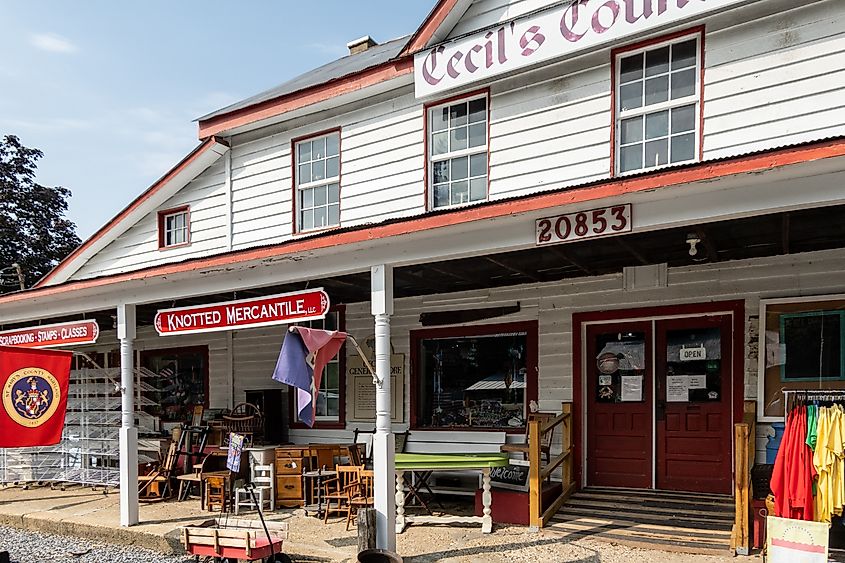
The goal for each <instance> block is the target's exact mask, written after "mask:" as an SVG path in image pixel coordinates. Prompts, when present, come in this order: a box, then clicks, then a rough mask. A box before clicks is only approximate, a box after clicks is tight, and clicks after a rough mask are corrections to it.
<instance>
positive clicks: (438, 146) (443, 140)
mask: <svg viewBox="0 0 845 563" xmlns="http://www.w3.org/2000/svg"><path fill="white" fill-rule="evenodd" d="M447 152H449V133H448V132H446V131H444V132H442V133H435V134H434V135H432V136H431V154H445V153H447Z"/></svg>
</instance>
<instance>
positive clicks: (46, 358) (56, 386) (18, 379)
mask: <svg viewBox="0 0 845 563" xmlns="http://www.w3.org/2000/svg"><path fill="white" fill-rule="evenodd" d="M72 358H73V353H71V352H57V351H54V350H32V349H26V348H13V347H8V346H0V385H2V388H0V393H1V394H2V395H0V399H2V401H0V448H18V447H29V446H52V445H53V444H58V443H59V442H60V441H61V440H62V428H63V427H64V423H65V410H66V408H67V393H68V383H69V380H70V363H71V359H72Z"/></svg>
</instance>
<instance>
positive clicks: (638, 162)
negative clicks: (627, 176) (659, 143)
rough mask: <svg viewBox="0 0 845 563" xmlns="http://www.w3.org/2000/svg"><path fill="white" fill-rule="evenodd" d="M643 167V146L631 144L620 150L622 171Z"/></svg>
mask: <svg viewBox="0 0 845 563" xmlns="http://www.w3.org/2000/svg"><path fill="white" fill-rule="evenodd" d="M642 167H643V146H642V145H631V146H628V147H622V149H621V150H620V151H619V168H621V169H622V172H630V171H631V170H639V169H640V168H642Z"/></svg>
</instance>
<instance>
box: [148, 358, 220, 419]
mask: <svg viewBox="0 0 845 563" xmlns="http://www.w3.org/2000/svg"><path fill="white" fill-rule="evenodd" d="M141 367H142V368H146V369H147V370H149V371H150V372H151V373H152V376H150V377H147V378H145V379H144V381H143V382H142V388H141V392H142V395H143V396H144V397H145V398H146V399H149V402H151V403H152V404H146V403H147V402H146V401H144V403H145V404H144V405H143V409H144V411H145V412H147V413H149V414H151V415H153V416H157V417H159V419H160V420H161V422H188V421H190V420H191V415H192V413H193V408H194V406H195V405H203V406H204V407H208V348H207V347H206V346H197V347H192V348H171V349H167V350H147V351H144V352H141Z"/></svg>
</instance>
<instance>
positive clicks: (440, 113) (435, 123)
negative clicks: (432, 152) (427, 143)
mask: <svg viewBox="0 0 845 563" xmlns="http://www.w3.org/2000/svg"><path fill="white" fill-rule="evenodd" d="M448 128H449V108H437V109H433V110H431V130H432V131H443V130H444V129H448Z"/></svg>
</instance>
